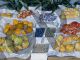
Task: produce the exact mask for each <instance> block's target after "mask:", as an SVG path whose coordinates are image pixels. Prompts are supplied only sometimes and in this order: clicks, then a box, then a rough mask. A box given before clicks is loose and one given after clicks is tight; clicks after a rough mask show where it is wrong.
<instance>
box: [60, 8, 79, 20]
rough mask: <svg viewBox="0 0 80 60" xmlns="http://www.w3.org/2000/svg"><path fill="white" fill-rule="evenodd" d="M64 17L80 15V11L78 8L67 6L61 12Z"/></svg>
mask: <svg viewBox="0 0 80 60" xmlns="http://www.w3.org/2000/svg"><path fill="white" fill-rule="evenodd" d="M61 17H62V18H66V19H69V18H77V17H79V11H78V9H77V8H66V9H65V10H64V11H62V13H61Z"/></svg>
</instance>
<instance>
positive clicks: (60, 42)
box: [54, 35, 80, 52]
mask: <svg viewBox="0 0 80 60" xmlns="http://www.w3.org/2000/svg"><path fill="white" fill-rule="evenodd" d="M79 46H80V36H79V35H71V36H63V35H58V36H57V39H56V43H55V46H54V49H55V50H57V51H60V52H73V51H80V47H79Z"/></svg>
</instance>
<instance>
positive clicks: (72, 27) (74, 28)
mask: <svg viewBox="0 0 80 60" xmlns="http://www.w3.org/2000/svg"><path fill="white" fill-rule="evenodd" d="M60 32H63V33H64V34H74V35H75V34H77V33H80V23H78V22H75V21H74V22H72V23H70V24H64V25H63V26H62V28H61V30H60Z"/></svg>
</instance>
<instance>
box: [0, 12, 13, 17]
mask: <svg viewBox="0 0 80 60" xmlns="http://www.w3.org/2000/svg"><path fill="white" fill-rule="evenodd" d="M0 16H2V17H9V18H11V17H12V14H11V13H0Z"/></svg>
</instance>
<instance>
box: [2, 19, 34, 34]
mask: <svg viewBox="0 0 80 60" xmlns="http://www.w3.org/2000/svg"><path fill="white" fill-rule="evenodd" d="M3 31H4V33H5V34H7V35H12V34H16V35H26V34H28V33H31V32H32V31H33V23H32V22H29V21H18V20H16V19H14V20H13V24H6V26H5V28H4V30H3Z"/></svg>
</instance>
